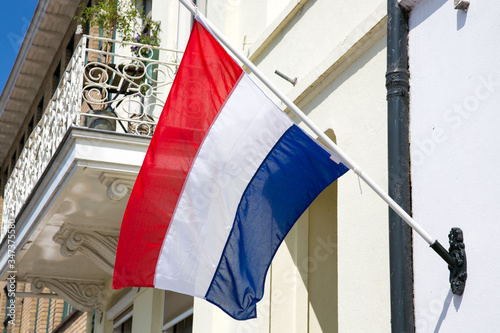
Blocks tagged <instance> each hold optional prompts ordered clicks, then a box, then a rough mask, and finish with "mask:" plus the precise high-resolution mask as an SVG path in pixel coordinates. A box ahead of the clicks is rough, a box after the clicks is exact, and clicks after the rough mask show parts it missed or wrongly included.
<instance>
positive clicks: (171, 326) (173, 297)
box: [162, 291, 193, 333]
mask: <svg viewBox="0 0 500 333" xmlns="http://www.w3.org/2000/svg"><path fill="white" fill-rule="evenodd" d="M192 331H193V297H192V296H188V295H183V294H178V293H175V292H173V291H165V303H164V306H163V330H162V333H191V332H192Z"/></svg>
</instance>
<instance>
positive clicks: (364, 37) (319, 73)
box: [285, 2, 387, 112]
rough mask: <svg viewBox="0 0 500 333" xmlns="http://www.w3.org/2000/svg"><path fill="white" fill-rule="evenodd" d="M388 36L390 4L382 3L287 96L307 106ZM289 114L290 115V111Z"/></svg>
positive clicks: (300, 104)
mask: <svg viewBox="0 0 500 333" xmlns="http://www.w3.org/2000/svg"><path fill="white" fill-rule="evenodd" d="M386 34H387V4H386V3H385V2H382V3H380V4H379V5H378V6H377V8H376V9H375V10H374V11H372V12H371V14H370V15H368V16H367V17H365V19H363V21H362V22H360V24H359V25H358V26H357V27H356V28H355V29H353V30H352V31H351V32H350V33H349V34H348V35H347V36H346V38H345V39H344V41H343V42H342V43H340V44H339V45H337V46H336V47H334V48H333V49H332V50H331V52H330V53H329V54H328V55H327V56H326V57H325V59H324V60H323V61H321V62H320V63H319V64H318V65H317V66H316V67H314V68H313V69H312V70H311V71H310V72H309V74H307V75H306V76H305V77H303V78H301V79H300V80H299V81H298V82H297V84H296V85H295V86H294V87H293V88H292V89H291V90H290V92H289V93H287V96H288V97H289V98H290V99H291V100H292V101H293V102H294V103H295V105H297V106H298V107H299V108H304V107H306V106H307V105H308V104H309V103H310V102H311V101H312V100H314V99H315V98H316V97H317V96H318V95H319V94H321V92H323V91H324V89H325V87H327V86H328V85H329V84H331V83H332V82H333V81H335V80H336V79H337V78H338V77H339V76H340V75H341V74H342V73H344V72H345V71H346V69H348V68H349V67H350V66H352V65H353V64H354V63H355V62H356V61H357V60H358V59H359V58H360V57H361V56H362V55H363V54H365V53H366V52H367V51H368V50H369V49H370V48H372V47H373V46H374V45H375V44H376V43H377V42H378V41H379V40H380V39H381V38H383V37H384V36H386ZM285 111H286V112H289V109H288V108H287V109H286V110H285Z"/></svg>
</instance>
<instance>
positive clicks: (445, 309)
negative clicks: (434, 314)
mask: <svg viewBox="0 0 500 333" xmlns="http://www.w3.org/2000/svg"><path fill="white" fill-rule="evenodd" d="M452 299H453V305H454V307H455V311H457V312H458V309H460V305H461V304H462V297H460V296H457V295H453V293H452V292H451V290H450V291H449V292H448V295H447V296H446V299H445V300H444V303H443V310H442V311H441V315H440V316H439V319H438V322H437V324H436V328H435V329H434V333H438V332H439V330H440V329H441V325H442V324H443V321H444V319H445V318H446V314H447V313H448V309H449V308H450V304H451V300H452Z"/></svg>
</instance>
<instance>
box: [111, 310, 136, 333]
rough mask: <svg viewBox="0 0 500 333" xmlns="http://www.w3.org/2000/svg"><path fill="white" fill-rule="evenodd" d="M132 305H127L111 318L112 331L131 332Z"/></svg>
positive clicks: (115, 332) (114, 332)
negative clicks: (127, 306)
mask: <svg viewBox="0 0 500 333" xmlns="http://www.w3.org/2000/svg"><path fill="white" fill-rule="evenodd" d="M132 310H133V307H132V306H131V307H129V308H128V309H127V310H125V311H123V312H122V313H121V314H120V315H119V316H117V317H116V318H114V319H113V333H132V314H133V311H132Z"/></svg>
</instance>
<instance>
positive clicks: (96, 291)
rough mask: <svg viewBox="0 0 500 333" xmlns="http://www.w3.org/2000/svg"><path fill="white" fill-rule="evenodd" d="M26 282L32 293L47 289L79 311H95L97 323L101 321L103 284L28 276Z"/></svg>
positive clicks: (39, 292)
mask: <svg viewBox="0 0 500 333" xmlns="http://www.w3.org/2000/svg"><path fill="white" fill-rule="evenodd" d="M26 280H27V281H28V282H29V283H31V292H32V293H34V294H41V293H42V291H43V290H44V289H45V288H49V289H50V290H52V291H55V292H56V293H57V294H58V295H59V296H61V297H62V298H63V299H64V300H65V301H66V302H68V303H70V304H71V305H73V306H74V307H75V308H77V309H78V310H80V311H84V312H91V311H93V310H95V311H96V319H97V321H98V322H100V321H101V318H102V313H103V309H104V293H103V291H104V283H103V282H98V281H90V282H89V281H79V280H69V279H60V278H53V277H35V276H28V277H27V279H26Z"/></svg>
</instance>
